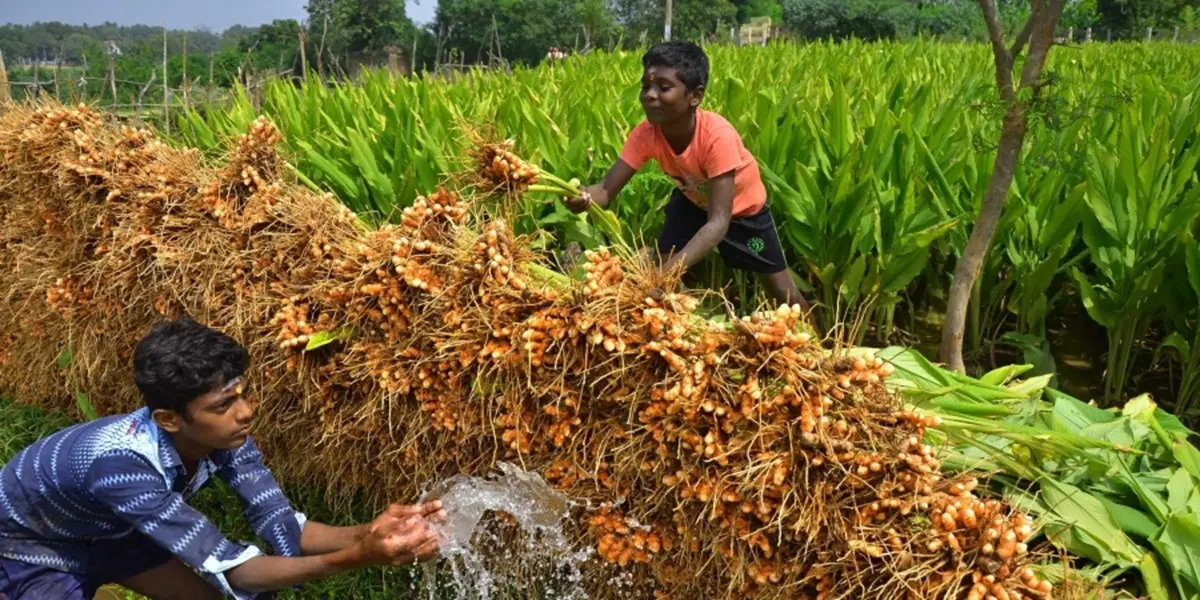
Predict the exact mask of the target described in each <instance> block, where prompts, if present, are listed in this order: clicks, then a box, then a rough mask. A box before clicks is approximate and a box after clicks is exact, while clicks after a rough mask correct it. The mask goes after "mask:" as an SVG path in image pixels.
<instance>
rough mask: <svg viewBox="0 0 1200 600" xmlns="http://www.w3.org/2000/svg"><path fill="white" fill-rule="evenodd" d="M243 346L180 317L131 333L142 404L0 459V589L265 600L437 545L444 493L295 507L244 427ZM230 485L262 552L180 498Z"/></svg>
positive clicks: (71, 597)
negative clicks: (340, 523) (346, 506)
mask: <svg viewBox="0 0 1200 600" xmlns="http://www.w3.org/2000/svg"><path fill="white" fill-rule="evenodd" d="M248 364H249V356H248V353H247V352H246V349H245V348H243V347H241V346H240V345H238V344H237V343H236V342H234V341H233V340H232V339H230V338H229V337H228V336H226V335H224V334H222V333H219V332H217V331H214V330H212V329H209V328H207V327H204V326H203V325H199V324H197V323H196V322H194V321H192V320H190V319H186V318H184V319H181V320H177V321H172V322H167V323H163V324H160V325H158V326H155V327H154V328H153V329H152V330H151V332H150V333H149V334H148V335H147V336H146V337H145V338H144V339H143V340H142V341H141V342H140V343H139V344H138V347H137V349H136V351H135V355H134V378H135V380H136V382H137V385H138V388H139V389H140V391H141V393H142V396H143V398H144V399H145V403H146V407H145V408H142V409H141V410H139V411H137V412H133V413H129V414H124V415H116V416H111V417H106V418H103V419H98V420H95V421H92V422H89V423H84V424H81V425H76V426H73V427H70V428H67V429H64V430H62V431H59V432H58V433H55V434H53V435H51V436H49V437H47V438H45V439H42V440H41V441H38V442H36V443H34V444H33V445H31V446H30V447H28V448H26V449H25V450H23V451H21V452H20V453H19V454H17V455H16V456H15V457H13V459H12V460H11V461H9V463H8V464H7V465H5V466H4V468H3V470H0V599H3V600H49V599H55V600H91V598H92V597H93V595H94V594H95V592H96V590H97V588H99V587H100V586H102V585H105V584H108V583H117V584H120V585H122V586H124V587H126V588H129V589H131V590H133V591H135V592H138V593H140V594H142V595H144V596H147V597H149V598H151V599H152V600H161V599H167V598H170V599H210V598H211V599H216V598H222V597H224V596H232V597H234V598H237V599H239V600H243V599H250V598H262V597H266V596H268V595H269V594H270V592H272V591H274V590H279V589H283V588H287V587H291V586H296V585H299V584H302V583H305V582H308V581H313V580H316V579H321V578H324V577H328V576H331V575H334V574H337V573H341V572H344V571H348V570H352V569H357V568H362V567H368V566H377V565H387V564H405V563H408V564H411V563H414V562H417V561H420V560H425V559H428V558H431V557H432V556H434V555H435V554H436V552H437V548H438V543H437V538H436V535H435V534H434V532H433V530H432V529H431V528H430V527H429V521H430V520H439V519H443V518H444V517H445V514H444V512H443V511H442V509H441V505H440V504H439V503H436V502H434V503H430V504H426V505H422V506H401V505H392V506H390V507H388V509H387V510H386V511H384V513H383V514H381V515H380V516H379V517H377V518H376V519H375V520H374V521H372V522H371V523H368V524H364V525H358V526H353V527H332V526H329V525H323V524H321V523H317V522H315V521H310V520H307V519H306V518H305V516H304V515H303V514H301V513H298V512H295V511H294V510H293V509H292V507H291V506H290V504H289V503H288V500H287V498H285V497H284V495H283V493H282V492H281V491H280V489H279V486H278V485H277V484H276V482H275V479H274V477H273V476H272V475H271V472H270V471H269V470H268V469H267V468H266V466H264V465H263V457H262V454H260V453H259V451H258V448H257V447H256V446H255V444H254V442H253V441H252V440H251V439H250V437H249V431H250V423H251V418H252V416H253V413H254V410H253V408H252V406H251V405H250V403H249V402H248V400H247V399H246V398H245V397H244V396H243V391H244V389H245V379H244V376H243V374H244V373H245V371H246V368H247V366H248ZM213 476H215V477H218V478H220V479H221V480H223V481H225V482H226V483H227V484H229V486H230V488H232V489H233V491H234V492H235V493H236V494H237V496H238V497H239V498H240V500H241V502H242V505H243V508H244V510H245V515H246V518H247V520H248V521H249V522H250V524H251V525H252V526H253V529H254V531H255V533H256V534H258V536H259V537H260V538H262V539H263V540H266V541H267V542H268V543H269V544H271V546H272V547H273V548H274V550H275V553H276V554H277V556H267V555H265V554H263V552H262V551H261V550H259V549H258V548H256V547H255V546H252V545H243V544H237V543H234V542H231V541H230V540H228V539H226V538H225V537H224V536H223V535H222V534H221V532H220V531H218V530H217V528H216V527H214V526H213V525H212V523H210V522H209V521H208V520H207V519H206V518H205V517H204V516H203V515H201V514H200V513H199V512H197V511H196V510H195V509H193V508H192V507H190V506H188V504H187V499H188V498H190V497H191V496H192V495H193V494H195V493H196V492H198V491H199V490H200V489H201V488H202V487H204V485H205V484H206V483H208V482H209V480H210V479H211V477H213Z"/></svg>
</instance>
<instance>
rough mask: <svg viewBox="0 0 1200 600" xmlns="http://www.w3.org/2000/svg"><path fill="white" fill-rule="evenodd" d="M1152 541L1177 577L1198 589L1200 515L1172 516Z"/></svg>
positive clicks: (1199, 576) (1199, 583)
mask: <svg viewBox="0 0 1200 600" xmlns="http://www.w3.org/2000/svg"><path fill="white" fill-rule="evenodd" d="M1152 543H1153V544H1154V547H1155V549H1156V550H1158V553H1159V556H1161V557H1162V558H1163V561H1164V562H1166V563H1167V565H1168V566H1169V567H1170V568H1171V570H1172V571H1173V572H1174V573H1175V575H1176V576H1177V577H1179V578H1180V579H1181V580H1183V581H1185V582H1187V583H1188V584H1189V585H1190V586H1191V587H1192V589H1200V515H1196V514H1177V515H1174V516H1172V517H1171V518H1170V519H1169V520H1168V521H1167V523H1166V525H1164V526H1163V529H1162V532H1161V533H1160V534H1159V535H1158V537H1157V538H1155V539H1154V540H1153V542H1152Z"/></svg>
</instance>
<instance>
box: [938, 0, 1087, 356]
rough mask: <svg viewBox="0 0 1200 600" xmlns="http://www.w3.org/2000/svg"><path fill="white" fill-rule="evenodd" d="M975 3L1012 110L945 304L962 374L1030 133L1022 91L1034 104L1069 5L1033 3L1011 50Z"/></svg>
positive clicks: (1060, 0)
mask: <svg viewBox="0 0 1200 600" xmlns="http://www.w3.org/2000/svg"><path fill="white" fill-rule="evenodd" d="M977 1H978V3H979V8H980V10H982V11H983V18H984V21H985V23H986V24H987V29H988V37H989V38H990V39H991V42H992V54H993V55H994V57H995V59H996V87H997V88H998V89H999V92H1000V98H1001V100H1003V101H1004V103H1005V104H1006V105H1007V106H1008V112H1007V113H1006V114H1005V116H1004V126H1003V128H1002V129H1001V131H1000V144H999V146H998V147H997V150H996V161H995V163H994V164H993V166H992V177H991V180H990V181H989V182H988V188H987V193H986V195H985V196H984V198H983V204H982V205H981V206H980V208H979V217H978V218H976V220H975V227H974V228H973V229H972V230H971V237H970V238H969V239H968V240H967V247H966V248H965V249H964V250H963V255H962V257H961V258H960V259H959V261H958V265H957V266H956V267H955V269H954V282H953V283H951V284H950V298H949V300H948V301H947V304H946V322H945V323H944V324H943V326H942V346H941V349H940V354H941V360H942V362H944V363H946V365H947V366H948V367H949V368H951V369H953V370H955V371H959V372H962V371H964V370H965V369H966V364H965V363H964V361H963V330H964V329H965V327H966V320H967V310H968V306H969V304H970V302H971V292H972V289H973V288H974V287H975V281H976V280H977V279H978V278H979V272H980V271H981V270H982V269H983V261H984V259H985V258H986V257H987V252H988V248H989V247H991V245H992V237H993V236H995V235H996V226H997V225H998V224H999V222H1000V215H1001V213H1002V212H1003V211H1004V201H1005V200H1006V199H1007V197H1008V188H1009V187H1011V186H1012V180H1013V172H1014V171H1016V168H1017V160H1019V159H1020V157H1021V147H1022V146H1023V145H1024V143H1025V134H1026V133H1027V132H1028V130H1029V120H1028V117H1027V115H1026V109H1027V108H1028V106H1029V105H1030V104H1029V102H1030V101H1028V100H1022V99H1021V93H1020V92H1022V91H1025V90H1030V91H1032V93H1033V98H1034V99H1036V97H1037V95H1038V93H1039V91H1040V87H1041V83H1040V81H1039V79H1040V77H1041V73H1042V67H1044V66H1045V64H1046V56H1047V54H1049V51H1050V47H1051V46H1052V45H1053V44H1054V29H1055V28H1056V27H1057V26H1058V20H1059V18H1060V17H1061V16H1062V12H1063V8H1064V6H1065V4H1066V0H1033V3H1032V12H1031V13H1030V16H1029V20H1028V21H1026V23H1025V27H1024V28H1023V29H1022V30H1021V32H1020V33H1019V34H1017V37H1016V40H1015V41H1014V42H1013V44H1012V47H1011V48H1008V47H1006V45H1005V40H1004V31H1003V28H1002V27H1001V25H1000V17H999V14H998V11H997V10H996V5H995V3H994V2H993V0H977ZM1026 44H1028V45H1029V55H1028V57H1026V59H1025V64H1024V65H1023V66H1022V67H1021V78H1020V80H1019V83H1018V84H1016V85H1014V82H1013V65H1014V64H1015V63H1016V59H1017V58H1018V57H1019V56H1021V52H1022V50H1024V48H1025V46H1026Z"/></svg>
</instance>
